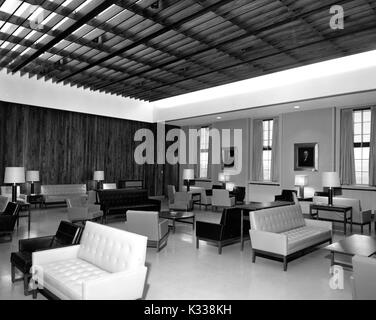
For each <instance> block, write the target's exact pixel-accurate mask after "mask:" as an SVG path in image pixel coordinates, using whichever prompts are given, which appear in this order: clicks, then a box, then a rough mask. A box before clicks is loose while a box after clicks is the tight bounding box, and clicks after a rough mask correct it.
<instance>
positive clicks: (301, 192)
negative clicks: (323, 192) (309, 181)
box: [299, 186, 304, 199]
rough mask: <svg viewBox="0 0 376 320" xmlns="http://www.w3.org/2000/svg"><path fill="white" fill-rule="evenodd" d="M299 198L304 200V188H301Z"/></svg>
mask: <svg viewBox="0 0 376 320" xmlns="http://www.w3.org/2000/svg"><path fill="white" fill-rule="evenodd" d="M299 198H301V199H304V186H300V187H299Z"/></svg>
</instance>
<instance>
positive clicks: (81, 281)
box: [32, 222, 147, 300]
mask: <svg viewBox="0 0 376 320" xmlns="http://www.w3.org/2000/svg"><path fill="white" fill-rule="evenodd" d="M146 244H147V238H146V237H144V236H140V235H137V234H134V233H129V232H126V231H123V230H119V229H114V228H111V227H108V226H104V225H100V224H96V223H92V222H87V223H86V226H85V230H84V232H83V235H82V239H81V244H80V245H78V246H71V247H64V248H59V249H53V250H46V251H39V252H34V253H33V255H32V274H33V278H32V279H33V280H32V281H33V283H34V284H38V288H39V289H46V290H47V291H48V292H50V293H52V294H53V295H55V296H56V297H57V298H59V299H62V300H132V299H140V298H142V297H143V291H144V285H145V279H146V271H147V268H146V267H145V257H146ZM36 294H37V290H34V291H33V297H34V298H36Z"/></svg>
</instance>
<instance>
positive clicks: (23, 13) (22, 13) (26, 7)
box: [14, 3, 33, 18]
mask: <svg viewBox="0 0 376 320" xmlns="http://www.w3.org/2000/svg"><path fill="white" fill-rule="evenodd" d="M32 8H33V6H32V5H31V4H28V3H23V4H22V5H21V7H19V8H18V9H17V10H16V12H15V13H14V15H15V16H17V17H22V18H27V17H28V16H29V15H30V14H31V11H32V10H31V9H32Z"/></svg>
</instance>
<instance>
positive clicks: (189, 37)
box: [0, 0, 376, 101]
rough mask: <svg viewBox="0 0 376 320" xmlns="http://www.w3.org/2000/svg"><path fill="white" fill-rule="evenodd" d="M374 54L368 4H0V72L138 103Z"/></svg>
mask: <svg viewBox="0 0 376 320" xmlns="http://www.w3.org/2000/svg"><path fill="white" fill-rule="evenodd" d="M333 5H342V6H343V8H344V12H345V17H346V18H345V27H344V29H343V30H338V29H337V30H333V29H332V28H331V27H330V25H329V22H330V19H331V17H332V14H331V13H330V8H331V7H332V6H333ZM373 49H376V2H375V1H374V0H351V1H350V0H347V1H346V0H343V1H333V0H323V1H317V0H278V1H275V0H255V1H251V0H184V1H181V0H115V1H109V0H106V1H104V0H54V1H52V0H45V1H43V0H26V1H19V0H0V69H4V68H5V69H6V70H7V71H8V72H9V73H16V72H20V73H21V74H22V75H24V76H29V77H36V78H38V79H40V81H43V80H52V81H53V82H57V83H64V84H66V85H72V86H77V87H84V88H86V89H90V90H95V91H101V92H106V93H109V94H115V95H120V96H124V97H131V98H136V99H140V100H145V101H156V100H160V99H164V98H168V97H172V96H176V95H180V94H185V93H189V92H193V91H197V90H202V89H205V88H210V87H214V86H218V85H222V84H226V83H230V82H234V81H238V80H243V79H248V78H253V77H257V76H260V75H265V74H268V73H272V72H276V71H281V70H286V69H290V68H293V67H298V66H302V65H307V64H311V63H314V62H319V61H324V60H328V59H332V58H337V57H342V56H347V55H350V54H354V53H359V52H364V51H369V50H373Z"/></svg>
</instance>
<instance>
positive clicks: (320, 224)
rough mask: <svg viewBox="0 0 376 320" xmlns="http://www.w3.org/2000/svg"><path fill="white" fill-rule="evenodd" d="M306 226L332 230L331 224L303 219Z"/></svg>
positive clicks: (329, 222)
mask: <svg viewBox="0 0 376 320" xmlns="http://www.w3.org/2000/svg"><path fill="white" fill-rule="evenodd" d="M304 220H305V223H306V226H309V227H317V228H323V229H328V230H333V222H331V221H322V220H314V219H304Z"/></svg>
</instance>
